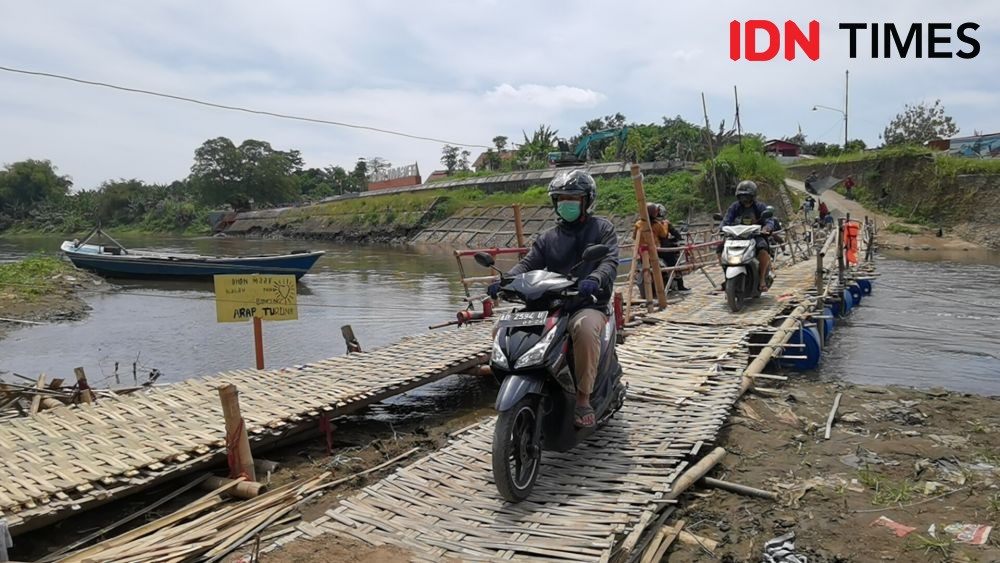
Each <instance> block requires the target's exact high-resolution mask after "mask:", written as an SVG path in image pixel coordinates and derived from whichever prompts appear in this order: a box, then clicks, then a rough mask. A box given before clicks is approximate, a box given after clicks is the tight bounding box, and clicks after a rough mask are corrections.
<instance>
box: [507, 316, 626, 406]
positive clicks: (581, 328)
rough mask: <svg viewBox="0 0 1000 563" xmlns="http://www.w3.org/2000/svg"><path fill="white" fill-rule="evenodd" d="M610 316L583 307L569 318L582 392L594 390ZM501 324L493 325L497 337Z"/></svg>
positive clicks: (577, 376)
mask: <svg viewBox="0 0 1000 563" xmlns="http://www.w3.org/2000/svg"><path fill="white" fill-rule="evenodd" d="M607 322H608V317H607V315H605V314H604V313H602V312H600V311H598V310H596V309H582V310H580V311H577V312H575V313H573V316H572V317H570V318H569V338H570V340H572V342H573V364H574V365H575V366H576V389H577V391H579V392H581V393H586V394H588V395H589V394H591V393H593V392H594V381H595V380H596V379H597V364H598V362H600V359H601V331H602V330H604V325H605V324H606V323H607ZM499 329H500V325H499V324H494V325H493V338H496V336H497V331H498V330H499Z"/></svg>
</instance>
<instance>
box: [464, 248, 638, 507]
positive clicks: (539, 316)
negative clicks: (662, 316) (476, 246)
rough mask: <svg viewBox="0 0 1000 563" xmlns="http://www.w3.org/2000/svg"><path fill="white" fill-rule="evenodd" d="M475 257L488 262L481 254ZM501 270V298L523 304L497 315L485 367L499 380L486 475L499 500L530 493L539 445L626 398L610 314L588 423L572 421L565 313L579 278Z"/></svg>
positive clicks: (574, 434)
mask: <svg viewBox="0 0 1000 563" xmlns="http://www.w3.org/2000/svg"><path fill="white" fill-rule="evenodd" d="M608 252H609V250H608V247H606V246H604V245H594V246H590V247H588V248H587V249H586V250H585V251H584V253H583V261H582V262H581V263H580V264H578V265H577V266H576V267H575V268H574V271H575V270H576V268H578V267H579V266H580V265H582V264H584V263H592V262H596V261H599V260H601V259H603V258H604V257H605V256H607V254H608ZM475 258H476V262H478V263H479V264H480V265H482V266H485V267H488V268H493V269H494V270H496V268H495V267H494V260H493V258H492V257H491V256H490V255H489V254H486V253H482V252H481V253H478V254H476V257H475ZM496 271H497V272H498V273H500V274H501V279H500V281H501V286H500V297H501V298H503V299H504V300H506V301H513V302H517V303H523V304H524V307H522V308H520V309H516V310H514V311H511V312H509V313H503V314H501V315H500V316H499V319H498V330H497V333H496V337H495V339H494V341H493V353H492V357H491V359H490V367H491V368H492V369H493V373H494V374H495V375H496V376H498V377H502V378H503V384H502V385H501V387H500V392H499V393H498V394H497V400H496V409H497V411H499V413H500V415H499V417H498V418H497V423H496V428H495V430H494V432H493V478H494V480H495V481H496V486H497V490H498V491H499V492H500V495H501V496H503V498H504V499H506V500H508V501H510V502H520V501H522V500H524V499H526V498H528V495H530V494H531V489H532V487H533V486H534V484H535V480H536V479H537V478H538V472H539V468H540V466H541V459H542V450H552V451H558V452H564V451H567V450H570V449H572V448H573V447H574V446H576V444H578V443H579V442H581V441H582V440H584V439H586V438H587V437H588V436H590V435H591V434H592V433H593V432H594V431H595V430H596V429H597V428H600V427H601V426H602V425H603V424H604V423H606V422H607V421H608V420H609V419H610V418H611V416H612V415H613V414H614V413H615V412H616V411H618V409H620V408H621V407H622V405H623V404H624V402H625V385H624V384H622V382H621V376H622V368H621V365H619V363H618V355H617V353H616V351H615V344H616V342H617V335H616V327H615V320H614V316H613V315H609V316H608V323H607V325H606V326H605V328H604V330H603V331H602V332H601V353H600V361H599V364H598V369H597V378H596V381H595V382H594V392H593V394H592V395H591V405H592V406H593V407H594V413H595V416H596V419H597V423H596V424H595V425H594V426H593V427H590V428H577V427H576V426H575V425H574V408H575V406H576V379H575V377H574V374H573V347H572V342H570V337H569V319H570V317H571V316H572V314H573V313H574V312H576V311H577V310H578V309H579V308H580V305H581V304H582V303H581V299H582V298H580V297H579V296H578V294H577V291H576V289H575V288H576V284H577V281H579V280H578V279H575V278H573V277H571V276H564V275H562V274H557V273H554V272H547V271H544V270H536V271H532V272H525V273H523V274H519V275H517V276H513V277H506V276H504V275H503V273H501V272H500V271H499V270H496Z"/></svg>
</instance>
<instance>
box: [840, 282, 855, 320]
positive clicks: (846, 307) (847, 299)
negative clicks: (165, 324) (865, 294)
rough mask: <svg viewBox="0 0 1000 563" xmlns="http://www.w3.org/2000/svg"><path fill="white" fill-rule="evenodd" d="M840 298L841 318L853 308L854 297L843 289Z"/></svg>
mask: <svg viewBox="0 0 1000 563" xmlns="http://www.w3.org/2000/svg"><path fill="white" fill-rule="evenodd" d="M841 298H842V299H843V301H841V302H840V316H842V317H843V316H844V315H846V314H847V313H850V312H851V309H853V308H854V295H852V294H851V292H850V291H849V290H847V289H845V290H844V293H843V295H842V296H841Z"/></svg>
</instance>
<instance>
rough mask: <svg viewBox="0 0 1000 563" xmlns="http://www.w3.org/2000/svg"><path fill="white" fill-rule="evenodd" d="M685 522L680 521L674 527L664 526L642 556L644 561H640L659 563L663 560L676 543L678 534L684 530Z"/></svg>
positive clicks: (642, 562) (641, 562)
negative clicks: (671, 546)
mask: <svg viewBox="0 0 1000 563" xmlns="http://www.w3.org/2000/svg"><path fill="white" fill-rule="evenodd" d="M684 524H685V522H684V520H680V521H678V522H677V523H676V524H674V525H673V526H664V527H663V528H660V530H659V531H658V532H657V533H656V536H654V537H653V541H652V542H650V544H649V547H647V548H646V551H645V552H643V554H642V559H640V560H639V562H640V563H657V562H659V561H660V560H661V559H663V555H664V554H665V553H666V552H667V549H669V548H670V545H671V544H673V543H674V540H675V539H677V536H678V534H680V533H681V530H682V529H683V528H684Z"/></svg>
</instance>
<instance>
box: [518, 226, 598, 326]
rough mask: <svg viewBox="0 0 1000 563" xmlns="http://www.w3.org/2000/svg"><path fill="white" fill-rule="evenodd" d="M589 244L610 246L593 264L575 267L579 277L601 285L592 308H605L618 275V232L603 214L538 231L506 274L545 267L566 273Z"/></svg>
mask: <svg viewBox="0 0 1000 563" xmlns="http://www.w3.org/2000/svg"><path fill="white" fill-rule="evenodd" d="M592 244H604V245H607V247H608V248H610V249H611V252H609V253H608V256H607V257H606V258H605V259H604V260H602V261H600V262H597V263H594V264H583V265H581V266H580V267H579V268H577V272H576V275H577V276H578V277H579V278H581V279H582V278H591V279H593V280H596V281H597V283H598V285H600V290H599V291H598V292H597V294H596V297H597V303H595V304H594V305H593V306H592V307H591V308H595V309H601V310H604V309H606V308H607V304H608V301H609V300H610V299H611V292H612V288H613V287H614V284H615V278H616V277H617V276H618V233H616V232H615V226H614V225H612V224H611V221H608V220H607V219H605V218H603V217H588V218H587V220H586V221H584V222H583V223H565V222H560V223H559V224H558V225H556V226H555V227H553V228H551V229H549V230H548V231H545V232H544V233H542V234H541V235H539V236H538V237H537V238H536V239H535V242H533V243H532V244H531V250H529V251H528V255H527V256H525V257H524V258H522V259H521V261H520V262H518V263H517V265H515V266H514V267H513V268H511V269H510V272H508V275H511V276H514V275H517V274H523V273H524V272H530V271H532V270H548V271H550V272H557V273H560V274H564V275H568V274H569V273H570V270H571V269H572V268H573V266H575V265H576V264H577V263H578V262H579V261H580V257H581V256H583V251H584V250H585V249H586V248H587V247H588V246H590V245H592Z"/></svg>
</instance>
